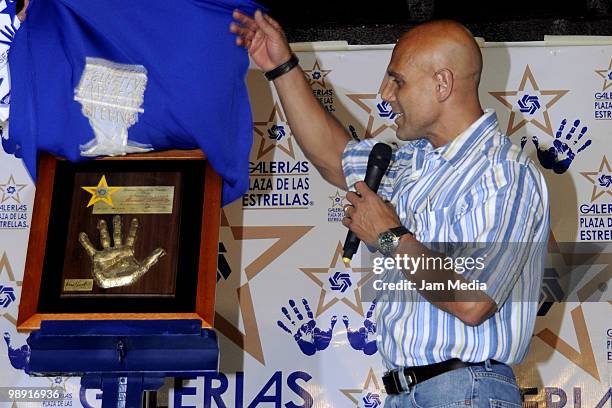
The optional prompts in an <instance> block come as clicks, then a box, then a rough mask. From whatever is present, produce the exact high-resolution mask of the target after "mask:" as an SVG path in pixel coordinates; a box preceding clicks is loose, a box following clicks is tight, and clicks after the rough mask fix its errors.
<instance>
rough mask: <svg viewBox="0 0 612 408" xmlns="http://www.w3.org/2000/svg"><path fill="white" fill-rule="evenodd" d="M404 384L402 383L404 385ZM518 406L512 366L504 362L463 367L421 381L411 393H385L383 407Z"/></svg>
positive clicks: (518, 398) (518, 400)
mask: <svg viewBox="0 0 612 408" xmlns="http://www.w3.org/2000/svg"><path fill="white" fill-rule="evenodd" d="M404 385H405V384H404ZM447 407H471V408H521V395H520V393H519V389H518V386H517V385H516V378H515V377H514V373H513V372H512V369H511V368H510V367H509V366H507V365H504V364H489V361H488V360H487V362H486V363H485V364H483V365H482V366H473V367H464V368H459V369H456V370H452V371H448V372H446V373H444V374H440V375H438V376H436V377H433V378H430V379H429V380H427V381H423V382H422V383H417V384H416V385H415V386H413V387H412V388H411V389H410V392H407V393H403V394H399V395H388V396H387V399H386V400H385V408H447Z"/></svg>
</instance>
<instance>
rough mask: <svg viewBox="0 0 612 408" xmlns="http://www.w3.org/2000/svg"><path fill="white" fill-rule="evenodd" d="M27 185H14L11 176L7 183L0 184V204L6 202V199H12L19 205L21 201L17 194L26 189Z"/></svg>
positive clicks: (13, 179)
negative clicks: (0, 193)
mask: <svg viewBox="0 0 612 408" xmlns="http://www.w3.org/2000/svg"><path fill="white" fill-rule="evenodd" d="M26 185H27V184H17V183H15V178H14V177H13V175H12V174H11V176H10V177H9V179H8V181H7V182H6V183H4V184H0V191H2V200H1V201H0V203H3V202H5V201H7V200H8V199H13V200H15V201H16V202H17V203H19V204H21V199H20V198H19V192H20V191H21V190H23V189H24V188H25V187H26Z"/></svg>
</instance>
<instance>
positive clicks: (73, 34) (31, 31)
mask: <svg viewBox="0 0 612 408" xmlns="http://www.w3.org/2000/svg"><path fill="white" fill-rule="evenodd" d="M258 7H260V6H259V5H258V4H257V3H256V2H253V1H250V0H217V1H212V0H173V1H168V0H132V1H129V2H126V1H122V0H88V1H82V0H44V1H43V0H32V1H31V2H30V6H29V8H28V15H27V19H26V21H25V22H24V24H23V25H22V27H21V29H20V30H19V31H18V33H17V36H16V38H15V42H14V44H13V46H12V49H11V53H10V57H9V64H10V69H11V80H12V86H11V93H12V104H11V111H10V135H9V138H10V140H9V141H7V143H3V144H5V145H6V146H10V148H9V150H11V149H12V150H13V151H9V152H8V153H12V154H15V155H16V156H17V157H23V160H24V162H25V165H26V167H27V168H28V170H29V172H30V174H31V175H32V177H33V178H34V179H35V178H36V157H37V153H38V151H41V150H44V151H48V152H51V153H53V154H57V155H61V156H64V157H66V158H67V159H69V160H71V161H78V160H83V159H85V158H84V157H83V156H82V155H81V151H80V149H79V146H80V145H83V144H85V143H87V142H89V141H91V140H92V139H94V138H95V135H94V131H93V129H92V126H91V125H90V123H89V121H88V119H87V117H85V115H84V114H83V113H82V106H81V104H80V103H79V102H78V101H76V100H75V89H76V88H77V87H78V86H79V82H80V80H81V78H82V75H83V71H84V67H85V62H86V58H98V59H103V60H107V61H110V62H112V63H116V64H129V65H140V66H143V67H144V68H145V70H146V75H147V83H146V89H145V92H144V102H143V103H142V105H141V107H142V109H143V110H144V112H142V113H140V114H138V120H137V122H136V123H135V124H133V125H132V126H131V127H129V129H128V132H129V140H130V141H132V142H137V143H141V144H145V145H151V146H152V147H153V148H154V149H155V150H164V149H171V148H181V149H188V148H197V147H199V148H201V149H202V150H203V151H204V152H205V153H206V155H207V157H208V159H209V161H210V163H211V165H212V166H213V168H214V169H215V170H216V171H217V172H218V173H219V174H220V175H221V176H222V177H223V181H224V184H223V199H222V201H223V204H227V203H229V202H231V201H233V200H234V199H236V198H238V197H239V196H240V195H241V194H243V193H244V191H246V189H247V187H248V155H249V151H250V149H251V143H252V118H251V109H250V104H249V99H248V94H247V88H246V84H245V81H244V77H245V74H246V71H247V69H248V56H247V53H246V51H245V50H244V49H243V48H242V47H238V46H236V45H235V36H234V34H232V33H230V32H229V29H228V27H229V24H230V21H231V20H232V17H231V12H232V10H233V9H235V8H239V9H241V10H243V11H245V12H246V13H251V14H252V13H254V11H255V9H256V8H258ZM6 146H5V149H6Z"/></svg>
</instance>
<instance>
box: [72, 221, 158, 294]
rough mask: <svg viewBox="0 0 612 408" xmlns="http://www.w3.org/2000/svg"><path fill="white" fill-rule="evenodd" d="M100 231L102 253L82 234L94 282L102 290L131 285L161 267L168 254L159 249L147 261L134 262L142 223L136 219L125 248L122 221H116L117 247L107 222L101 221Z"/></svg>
mask: <svg viewBox="0 0 612 408" xmlns="http://www.w3.org/2000/svg"><path fill="white" fill-rule="evenodd" d="M97 227H98V230H99V231H100V243H101V244H102V248H103V249H102V250H101V251H98V250H96V249H95V248H94V246H93V245H92V244H91V242H90V241H89V237H88V236H87V234H86V233H84V232H81V233H80V234H79V242H80V243H81V245H82V246H83V248H85V251H87V253H88V254H89V256H90V257H91V261H92V264H93V271H92V274H93V278H94V280H95V281H96V284H98V286H100V287H101V288H115V287H120V286H127V285H131V284H132V283H134V282H136V281H137V280H138V279H140V277H141V276H142V275H144V274H145V273H147V271H148V270H149V269H150V268H151V267H152V266H153V265H155V264H156V263H157V261H158V260H159V258H161V257H162V256H164V255H165V254H166V251H164V250H163V249H162V248H157V249H155V250H154V251H153V252H151V254H150V255H149V256H148V257H147V258H146V259H145V260H144V261H141V262H139V261H137V260H136V258H134V241H136V232H137V231H138V219H136V218H132V222H131V224H130V231H129V232H128V236H127V239H126V241H125V245H123V241H122V238H121V228H122V225H121V217H120V216H119V215H115V216H114V217H113V244H114V246H111V244H110V236H109V234H108V228H107V227H106V221H104V220H98V226H97Z"/></svg>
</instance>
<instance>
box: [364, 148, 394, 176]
mask: <svg viewBox="0 0 612 408" xmlns="http://www.w3.org/2000/svg"><path fill="white" fill-rule="evenodd" d="M390 162H391V146H389V145H388V144H386V143H376V144H375V145H374V147H373V148H372V150H371V151H370V156H369V157H368V168H371V167H372V166H376V167H378V168H380V169H382V170H383V171H386V170H387V167H389V163H390Z"/></svg>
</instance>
